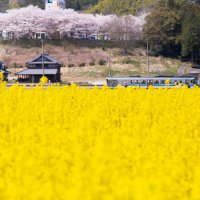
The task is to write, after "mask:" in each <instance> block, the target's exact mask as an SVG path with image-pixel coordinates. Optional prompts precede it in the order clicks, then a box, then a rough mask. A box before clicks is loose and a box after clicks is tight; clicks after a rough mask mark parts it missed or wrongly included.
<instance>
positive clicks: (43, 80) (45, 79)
mask: <svg viewBox="0 0 200 200" xmlns="http://www.w3.org/2000/svg"><path fill="white" fill-rule="evenodd" d="M40 83H41V84H45V83H48V78H47V77H46V76H42V78H40Z"/></svg>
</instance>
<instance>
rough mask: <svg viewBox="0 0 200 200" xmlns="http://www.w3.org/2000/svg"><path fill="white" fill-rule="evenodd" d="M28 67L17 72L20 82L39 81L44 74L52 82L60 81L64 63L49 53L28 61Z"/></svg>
mask: <svg viewBox="0 0 200 200" xmlns="http://www.w3.org/2000/svg"><path fill="white" fill-rule="evenodd" d="M26 66H27V69H25V70H23V71H20V72H18V73H16V75H17V76H18V81H19V82H30V83H38V82H39V81H40V78H41V77H42V76H43V75H44V76H46V77H47V78H48V80H49V81H50V82H54V83H55V82H60V81H61V79H60V67H61V66H62V63H61V62H59V61H57V60H56V59H54V58H52V57H51V56H49V55H48V54H41V55H39V56H37V57H36V58H34V59H33V60H31V61H29V62H27V63H26Z"/></svg>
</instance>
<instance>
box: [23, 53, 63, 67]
mask: <svg viewBox="0 0 200 200" xmlns="http://www.w3.org/2000/svg"><path fill="white" fill-rule="evenodd" d="M42 57H43V62H44V64H60V65H61V64H62V63H61V62H59V61H57V60H56V59H55V58H53V57H51V56H50V55H48V54H41V55H39V56H37V57H36V58H34V59H33V60H31V61H29V62H27V64H29V65H30V64H39V63H42Z"/></svg>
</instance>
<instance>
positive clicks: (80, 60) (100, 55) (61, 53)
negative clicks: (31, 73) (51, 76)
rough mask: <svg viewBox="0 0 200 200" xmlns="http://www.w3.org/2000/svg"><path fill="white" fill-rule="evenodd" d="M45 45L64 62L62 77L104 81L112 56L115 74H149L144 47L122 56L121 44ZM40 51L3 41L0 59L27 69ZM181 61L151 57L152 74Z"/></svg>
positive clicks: (166, 70) (174, 67)
mask: <svg viewBox="0 0 200 200" xmlns="http://www.w3.org/2000/svg"><path fill="white" fill-rule="evenodd" d="M44 49H45V52H46V53H49V54H50V55H51V56H53V57H55V58H56V59H58V60H59V61H61V62H63V67H62V70H61V73H62V80H63V81H88V80H95V81H97V80H104V81H105V77H106V76H108V74H109V57H110V66H111V74H112V76H130V75H132V76H134V75H142V76H146V75H148V72H147V64H146V52H145V49H143V48H135V49H133V50H132V51H131V52H130V55H129V56H121V55H120V50H119V49H118V48H113V49H107V51H103V50H102V48H100V47H98V48H90V47H83V46H82V47H81V46H79V47H78V46H74V45H73V44H68V45H66V46H54V45H51V44H46V45H45V48H44ZM40 53H41V48H40V47H32V48H23V47H19V46H13V45H3V44H0V60H2V61H4V62H5V63H6V65H7V67H8V70H9V71H11V72H12V73H15V72H17V71H21V70H22V69H24V68H25V63H26V62H27V61H29V60H31V59H32V58H34V57H36V56H37V55H38V54H40ZM181 65H182V63H181V62H180V61H179V60H176V59H170V58H164V57H153V56H152V57H150V72H151V76H153V75H158V74H162V75H173V74H176V73H177V69H178V68H179V67H180V66H181ZM187 69H189V68H187ZM186 72H187V71H185V73H186ZM11 76H13V74H12V75H11ZM14 77H15V76H13V78H14Z"/></svg>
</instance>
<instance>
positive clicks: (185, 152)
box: [0, 84, 200, 200]
mask: <svg viewBox="0 0 200 200" xmlns="http://www.w3.org/2000/svg"><path fill="white" fill-rule="evenodd" d="M0 99H1V117H0V199H1V200H80V199H81V200H198V199H200V131H199V124H200V115H199V113H200V90H199V89H198V88H194V89H187V88H179V89H177V88H176V89H153V88H150V89H149V90H146V89H142V88H139V89H135V88H129V87H128V88H123V87H118V88H116V89H109V88H107V87H106V86H105V87H103V88H102V89H98V88H96V87H95V88H93V89H87V88H79V87H77V86H75V85H72V86H63V87H62V86H60V87H56V86H50V87H48V88H44V87H42V86H40V87H36V88H33V89H27V88H24V87H20V86H18V85H14V86H12V87H10V88H6V87H5V85H4V84H1V85H0Z"/></svg>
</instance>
